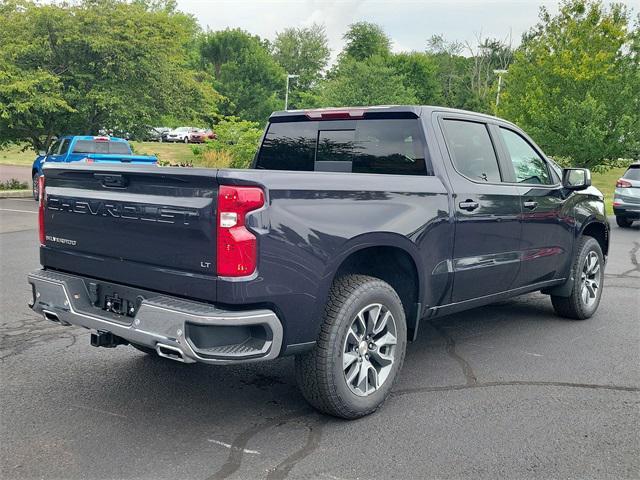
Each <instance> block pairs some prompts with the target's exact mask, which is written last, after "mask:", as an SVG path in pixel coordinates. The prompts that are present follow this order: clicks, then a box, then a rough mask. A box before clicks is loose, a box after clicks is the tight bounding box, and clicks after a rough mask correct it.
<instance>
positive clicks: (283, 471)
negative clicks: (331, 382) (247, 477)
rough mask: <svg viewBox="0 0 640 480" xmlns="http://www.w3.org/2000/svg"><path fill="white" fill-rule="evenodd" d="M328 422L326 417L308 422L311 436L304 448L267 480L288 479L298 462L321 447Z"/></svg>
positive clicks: (269, 475) (282, 463)
mask: <svg viewBox="0 0 640 480" xmlns="http://www.w3.org/2000/svg"><path fill="white" fill-rule="evenodd" d="M328 422H329V418H328V417H325V416H322V417H320V419H319V420H318V421H317V422H307V423H306V426H307V428H308V429H309V435H308V437H307V441H306V443H305V444H304V446H303V447H302V448H301V449H299V450H297V451H295V452H293V453H292V454H291V455H289V456H288V457H287V458H285V459H284V460H283V461H282V462H281V463H280V464H278V465H277V466H276V467H275V468H274V469H273V470H271V471H270V472H269V474H268V475H267V480H282V479H284V478H286V477H287V475H289V472H290V471H291V470H292V469H293V467H295V466H296V465H297V464H298V462H300V461H301V460H303V459H305V458H306V457H308V456H309V455H311V454H312V453H313V452H314V451H315V450H316V449H317V448H318V447H319V446H320V441H321V440H322V431H323V429H324V426H325V425H326V424H327V423H328Z"/></svg>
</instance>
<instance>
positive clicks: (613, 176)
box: [591, 167, 627, 215]
mask: <svg viewBox="0 0 640 480" xmlns="http://www.w3.org/2000/svg"><path fill="white" fill-rule="evenodd" d="M626 170H627V168H626V167H620V168H612V169H611V170H607V171H606V172H604V173H596V172H592V173H591V183H592V184H593V186H594V187H596V188H597V189H598V190H600V191H601V192H602V193H604V201H605V205H606V206H607V215H613V207H612V205H611V202H613V191H614V190H615V189H616V181H617V180H618V179H619V178H620V177H621V176H622V175H624V172H625V171H626Z"/></svg>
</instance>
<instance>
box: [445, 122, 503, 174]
mask: <svg viewBox="0 0 640 480" xmlns="http://www.w3.org/2000/svg"><path fill="white" fill-rule="evenodd" d="M443 126H444V135H445V137H446V139H447V146H448V147H449V153H450V154H451V156H452V157H453V162H454V164H455V166H456V169H457V170H458V171H459V172H460V173H462V174H463V175H465V176H466V177H469V178H470V179H471V180H474V181H477V182H478V181H479V182H500V181H501V180H502V178H501V176H500V169H499V168H498V158H497V156H496V152H495V150H494V148H493V143H491V137H489V131H488V130H487V126H486V125H485V124H484V123H477V122H468V121H465V120H444V121H443Z"/></svg>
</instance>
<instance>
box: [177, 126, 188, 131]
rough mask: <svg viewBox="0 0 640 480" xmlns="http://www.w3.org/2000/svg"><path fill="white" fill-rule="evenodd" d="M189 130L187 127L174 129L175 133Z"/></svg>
mask: <svg viewBox="0 0 640 480" xmlns="http://www.w3.org/2000/svg"><path fill="white" fill-rule="evenodd" d="M189 130H190V128H189V127H178V128H176V132H188V131H189Z"/></svg>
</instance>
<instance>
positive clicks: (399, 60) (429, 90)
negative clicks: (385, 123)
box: [389, 52, 442, 105]
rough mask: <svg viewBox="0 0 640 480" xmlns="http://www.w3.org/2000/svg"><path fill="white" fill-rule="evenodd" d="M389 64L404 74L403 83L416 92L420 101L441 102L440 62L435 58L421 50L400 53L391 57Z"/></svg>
mask: <svg viewBox="0 0 640 480" xmlns="http://www.w3.org/2000/svg"><path fill="white" fill-rule="evenodd" d="M389 64H390V65H391V66H393V69H394V70H395V71H396V72H397V74H398V75H400V76H402V78H403V79H404V80H403V84H404V85H405V86H406V87H408V88H410V89H412V90H413V91H414V92H415V97H416V100H417V101H418V103H420V104H422V105H434V104H437V103H440V100H441V98H442V89H441V86H440V82H439V81H438V77H437V70H438V64H437V63H436V62H435V61H434V60H433V58H431V57H429V56H428V55H426V54H424V53H420V52H411V53H398V54H395V55H392V56H391V57H390V58H389Z"/></svg>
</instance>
